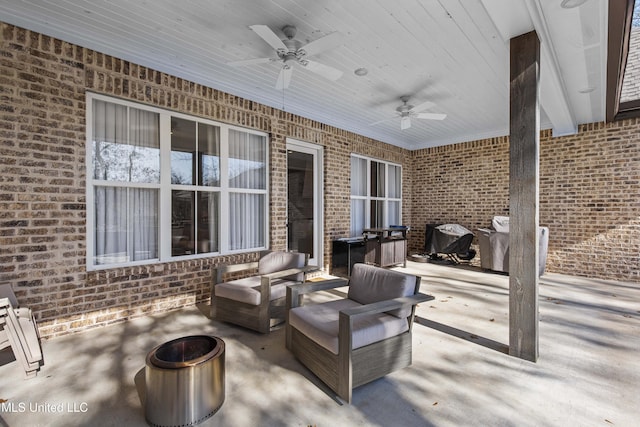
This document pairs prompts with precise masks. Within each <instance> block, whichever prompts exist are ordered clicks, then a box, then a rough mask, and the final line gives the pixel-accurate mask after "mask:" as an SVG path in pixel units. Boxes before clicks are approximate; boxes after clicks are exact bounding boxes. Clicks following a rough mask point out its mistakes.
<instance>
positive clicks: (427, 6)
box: [0, 0, 607, 149]
mask: <svg viewBox="0 0 640 427" xmlns="http://www.w3.org/2000/svg"><path fill="white" fill-rule="evenodd" d="M606 13H607V2H606V0H587V1H586V2H585V3H584V4H581V5H579V6H578V7H574V8H563V7H561V0H395V1H387V0H376V1H372V0H322V1H318V0H261V1H256V0H184V1H180V2H178V1H174V0H153V1H151V0H102V1H95V0H91V1H90V0H3V1H2V2H0V20H1V21H4V22H7V23H11V24H14V25H18V26H20V27H24V28H28V29H32V30H35V31H38V32H41V33H44V34H47V35H51V36H53V37H57V38H60V39H63V40H66V41H69V42H72V43H75V44H78V45H81V46H85V47H88V48H91V49H94V50H97V51H100V52H104V53H107V54H110V55H114V56H116V57H119V58H122V59H125V60H129V61H132V62H135V63H138V64H141V65H144V66H148V67H151V68H153V69H156V70H160V71H163V72H167V73H170V74H173V75H176V76H179V77H182V78H185V79H188V80H191V81H195V82H198V83H202V84H204V85H207V86H210V87H213V88H216V89H220V90H223V91H226V92H229V93H232V94H235V95H238V96H241V97H243V98H247V99H251V100H254V101H257V102H260V103H263V104H267V105H270V106H273V107H276V108H280V109H284V110H286V111H289V112H292V113H295V114H299V115H301V116H304V117H309V118H312V119H315V120H318V121H320V122H323V123H327V124H330V125H333V126H337V127H339V128H343V129H347V130H350V131H353V132H356V133H358V134H361V135H365V136H369V137H372V138H375V139H378V140H381V141H384V142H388V143H390V144H395V145H398V146H401V147H405V148H408V149H418V148H424V147H430V146H438V145H445V144H451V143H456V142H461V141H469V140H475V139H480V138H485V137H491V136H501V135H507V134H508V123H509V117H508V115H509V113H508V112H509V90H508V89H509V86H508V74H509V39H510V38H511V37H514V36H517V35H519V34H522V33H525V32H528V31H531V30H533V29H535V30H536V31H537V32H538V35H539V37H540V39H541V43H542V65H541V107H542V110H543V114H542V116H541V125H542V127H543V128H553V129H554V134H556V135H561V134H567V133H572V132H575V129H576V126H577V125H578V124H581V123H590V122H597V121H602V120H604V97H605V84H604V80H605V69H606V63H605V62H606V27H607V19H606ZM256 24H261V25H266V26H268V27H269V28H271V29H272V30H273V31H274V32H275V33H276V34H277V35H278V36H280V38H282V39H284V38H285V37H284V35H283V33H282V31H281V29H282V28H283V27H284V26H285V25H294V26H295V27H296V28H297V30H298V32H297V35H296V39H298V40H300V41H301V42H302V43H303V44H304V43H308V42H311V41H314V40H316V39H319V38H321V37H323V36H326V35H328V34H330V33H332V32H339V33H340V34H341V35H342V36H343V38H342V41H341V43H340V44H339V45H338V46H337V47H335V48H333V49H329V50H327V51H324V52H322V53H320V54H318V55H315V56H313V57H312V58H311V59H313V60H316V61H318V62H320V63H322V64H326V65H328V66H331V67H333V68H336V69H338V70H341V71H343V73H344V74H343V75H342V77H340V78H339V79H338V80H336V81H330V80H328V79H325V78H324V77H321V76H319V75H317V74H315V73H313V72H310V71H309V70H307V69H304V68H303V67H300V66H298V65H297V64H296V66H295V67H294V72H293V77H292V80H291V84H290V86H289V87H288V88H287V89H285V90H277V89H276V88H275V84H276V79H277V76H278V73H279V71H280V67H281V65H282V64H281V63H280V62H270V63H263V64H254V65H251V66H243V67H233V66H230V65H228V64H227V63H228V62H231V61H240V60H245V59H251V58H261V57H273V58H276V54H275V51H274V49H273V48H272V47H271V46H269V45H268V44H267V43H266V42H265V41H264V40H263V39H262V38H260V37H259V36H258V35H257V34H256V33H255V32H254V31H252V30H251V29H250V28H249V26H251V25H256ZM359 68H365V69H367V70H368V74H367V75H366V76H357V75H356V74H355V73H354V71H355V70H356V69H359ZM403 95H409V96H411V99H410V104H413V105H418V104H421V103H423V102H425V101H431V102H433V103H434V105H433V106H432V107H431V108H428V109H426V110H425V112H429V113H445V114H446V115H447V117H446V119H444V120H421V119H416V118H413V119H412V120H411V125H412V126H411V127H410V128H409V129H405V130H401V129H400V118H399V117H396V111H395V109H396V107H398V106H400V105H401V104H402V102H401V101H400V97H401V96H403ZM385 119H391V120H388V121H384V122H382V123H379V124H375V125H372V123H375V122H379V121H381V120H385Z"/></svg>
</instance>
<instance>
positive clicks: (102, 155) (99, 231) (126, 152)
mask: <svg viewBox="0 0 640 427" xmlns="http://www.w3.org/2000/svg"><path fill="white" fill-rule="evenodd" d="M127 112H128V113H129V115H127ZM92 119H93V177H94V180H96V181H106V183H109V184H110V185H109V186H107V185H105V183H100V182H96V183H94V185H95V190H94V227H95V229H94V257H95V258H94V262H95V264H96V265H97V264H113V263H123V262H129V261H136V260H144V259H154V258H157V257H158V190H157V189H148V188H146V189H142V188H136V187H135V186H133V185H131V183H139V182H144V183H159V181H160V151H159V149H160V139H159V116H158V114H157V113H151V112H146V111H141V110H137V109H135V108H129V107H126V106H123V105H117V104H112V103H109V102H105V101H99V100H94V101H93V116H92ZM114 183H115V185H114ZM118 183H121V184H125V185H118Z"/></svg>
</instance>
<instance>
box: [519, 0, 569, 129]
mask: <svg viewBox="0 0 640 427" xmlns="http://www.w3.org/2000/svg"><path fill="white" fill-rule="evenodd" d="M525 3H526V6H527V9H528V11H529V16H530V17H531V21H532V22H533V28H534V29H535V30H536V33H537V34H538V38H539V39H540V47H541V49H540V55H541V58H540V103H541V104H542V108H544V111H545V113H547V116H548V117H549V120H551V123H552V124H553V136H563V135H573V134H575V133H577V132H578V124H577V122H576V119H575V114H573V110H572V108H571V105H570V103H569V97H568V95H567V88H566V85H565V83H564V80H563V78H562V73H561V72H560V65H559V63H558V58H557V56H556V50H555V48H554V47H553V41H552V39H551V34H550V33H549V28H548V27H547V22H546V21H545V18H544V14H543V11H542V5H541V4H540V0H526V2H525Z"/></svg>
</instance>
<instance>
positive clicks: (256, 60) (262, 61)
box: [227, 58, 275, 67]
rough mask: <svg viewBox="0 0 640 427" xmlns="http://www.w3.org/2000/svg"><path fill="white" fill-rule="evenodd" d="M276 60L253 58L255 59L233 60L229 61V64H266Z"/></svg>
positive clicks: (237, 65)
mask: <svg viewBox="0 0 640 427" xmlns="http://www.w3.org/2000/svg"><path fill="white" fill-rule="evenodd" d="M272 61H275V59H272V58H253V59H243V60H241V61H231V62H227V65H231V66H232V67H241V66H244V65H253V64H265V63H267V62H272Z"/></svg>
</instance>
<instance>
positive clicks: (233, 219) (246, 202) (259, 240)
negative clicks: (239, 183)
mask: <svg viewBox="0 0 640 427" xmlns="http://www.w3.org/2000/svg"><path fill="white" fill-rule="evenodd" d="M229 204H230V213H229V214H230V215H229V219H230V220H229V248H230V249H231V250H239V249H251V248H260V247H264V246H265V237H264V234H265V228H264V227H265V224H264V223H265V217H264V208H265V195H264V194H249V193H231V194H229Z"/></svg>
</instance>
